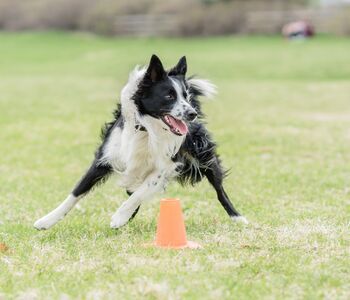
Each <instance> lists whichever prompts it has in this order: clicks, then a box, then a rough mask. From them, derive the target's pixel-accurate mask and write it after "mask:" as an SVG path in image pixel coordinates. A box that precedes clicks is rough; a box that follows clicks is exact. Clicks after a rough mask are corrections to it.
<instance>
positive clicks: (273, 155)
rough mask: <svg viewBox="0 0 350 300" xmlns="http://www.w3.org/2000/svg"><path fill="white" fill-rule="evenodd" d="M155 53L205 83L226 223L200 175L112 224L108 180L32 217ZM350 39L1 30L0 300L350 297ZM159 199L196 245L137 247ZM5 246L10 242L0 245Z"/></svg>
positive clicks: (59, 188) (119, 193)
mask: <svg viewBox="0 0 350 300" xmlns="http://www.w3.org/2000/svg"><path fill="white" fill-rule="evenodd" d="M152 53H156V54H158V55H159V56H160V57H161V58H162V59H163V61H164V63H165V65H166V66H168V67H170V66H172V65H173V64H175V63H176V62H177V60H178V58H179V57H180V56H182V55H187V59H188V64H189V73H190V74H198V75H200V76H202V77H205V78H209V79H211V80H212V81H213V82H214V83H215V84H217V86H218V91H219V94H218V96H217V97H216V99H215V100H213V101H206V102H205V104H204V110H205V112H206V114H207V121H208V127H209V129H210V130H211V131H212V133H213V136H214V138H215V139H216V141H217V142H218V145H219V148H218V151H219V153H220V155H221V157H222V159H223V162H224V165H225V166H226V167H227V168H229V169H230V173H229V176H228V177H227V178H226V182H225V186H226V189H227V192H228V194H229V195H230V197H231V199H232V201H233V202H234V204H235V205H236V207H237V208H238V209H239V210H240V211H241V212H242V213H243V214H244V215H245V216H246V217H247V218H248V220H249V221H250V224H249V225H248V226H242V225H239V224H235V223H232V221H231V220H230V219H229V218H228V216H227V215H226V213H225V211H224V210H223V209H222V207H221V206H220V204H219V202H218V201H217V200H216V195H215V193H214V191H213V190H212V189H211V187H210V186H209V184H208V183H207V182H205V181H203V182H202V183H201V184H199V185H198V186H196V187H188V188H182V187H181V186H179V185H178V184H175V183H174V184H172V185H171V186H170V187H169V188H168V190H167V191H166V192H165V194H164V195H159V196H158V198H157V199H154V201H153V202H150V203H148V204H147V205H144V206H143V207H142V210H141V211H140V213H139V214H138V216H137V217H136V218H135V219H134V221H132V222H131V223H129V224H128V225H126V226H125V227H123V228H122V229H120V230H112V229H110V228H109V222H110V218H111V216H112V214H113V213H114V211H115V210H116V209H117V207H118V206H119V205H120V204H121V203H122V201H124V200H125V199H126V194H125V191H124V190H122V189H120V188H118V186H117V177H112V178H111V179H110V180H109V181H108V182H107V183H106V184H105V185H104V186H102V187H100V188H99V189H96V190H95V191H94V192H92V193H91V194H89V195H88V196H87V197H86V198H85V199H84V200H83V201H82V202H81V204H80V206H79V207H78V208H77V209H75V210H74V211H73V212H71V213H70V214H69V215H68V216H67V217H66V218H65V219H64V220H63V221H62V222H60V223H59V224H58V225H57V226H55V227H54V228H52V229H51V230H48V231H43V232H39V231H36V230H35V229H34V228H33V222H34V221H35V220H36V219H37V218H39V217H41V216H43V215H44V214H46V213H47V212H49V211H50V210H51V209H53V208H54V207H55V206H56V205H58V204H59V203H60V202H61V201H62V200H63V199H64V198H65V197H66V195H67V194H68V193H69V192H70V190H71V189H72V187H73V186H74V184H75V183H76V182H77V180H79V178H80V176H81V175H82V174H83V172H84V171H85V170H86V168H87V167H88V166H89V163H90V162H91V160H92V158H93V152H94V150H95V148H96V146H97V145H98V143H99V133H100V128H101V126H102V124H103V123H104V122H105V121H108V120H110V119H111V117H112V115H111V112H112V110H113V108H114V107H115V105H116V103H117V101H118V100H119V93H120V90H121V88H122V86H123V84H125V82H126V80H127V76H128V73H129V71H130V70H131V69H132V68H133V67H134V66H135V65H136V64H141V65H142V64H146V63H147V62H148V60H149V58H150V56H151V54H152ZM349 53H350V40H348V39H340V38H339V39H337V38H332V37H322V36H321V37H317V38H316V39H314V40H312V41H308V42H291V43H290V42H287V41H285V40H283V39H281V38H279V37H272V38H268V37H227V38H205V39H202V38H191V39H132V38H122V39H119V38H115V39H109V38H102V37H96V36H91V35H85V34H64V33H25V34H12V33H11V34H9V33H8V34H5V33H2V34H0V153H1V154H0V191H1V192H0V243H1V244H0V299H13V298H19V299H323V298H324V299H349V298H350V238H349V235H350V233H349V229H350V228H349V226H350V225H349V222H350V200H349V199H350V81H349V79H350V60H349V59H350V57H349ZM161 197H178V198H180V199H181V203H182V207H183V210H184V215H185V220H186V226H187V233H188V236H189V238H190V239H191V240H194V241H197V242H199V243H200V244H201V245H202V246H203V249H201V250H183V251H176V250H161V249H156V248H152V247H144V244H145V243H147V242H149V241H151V240H152V239H153V238H154V234H155V229H156V221H157V216H158V212H159V199H160V198H161ZM5 245H6V246H5Z"/></svg>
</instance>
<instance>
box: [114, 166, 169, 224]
mask: <svg viewBox="0 0 350 300" xmlns="http://www.w3.org/2000/svg"><path fill="white" fill-rule="evenodd" d="M166 183H167V179H166V174H165V173H164V172H153V173H151V174H150V175H149V176H147V177H146V179H145V181H144V182H143V183H142V184H141V186H139V187H138V188H137V190H136V191H135V192H134V193H132V194H131V195H130V197H129V199H128V200H126V201H125V202H123V204H122V205H121V206H120V207H119V209H118V210H117V211H116V213H115V214H114V215H113V216H112V221H111V228H119V227H121V226H123V225H125V224H126V223H127V222H128V221H129V220H130V219H131V218H132V216H133V215H134V213H135V212H136V210H137V209H138V208H139V206H140V205H141V202H142V201H144V200H148V199H149V198H151V197H152V196H153V195H155V194H156V193H158V192H161V191H163V190H164V189H165V186H166ZM135 214H136V213H135Z"/></svg>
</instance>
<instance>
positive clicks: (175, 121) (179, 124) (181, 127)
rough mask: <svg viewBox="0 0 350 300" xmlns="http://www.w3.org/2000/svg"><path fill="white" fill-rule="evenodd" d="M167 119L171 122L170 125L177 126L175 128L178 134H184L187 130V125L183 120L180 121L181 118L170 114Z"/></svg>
mask: <svg viewBox="0 0 350 300" xmlns="http://www.w3.org/2000/svg"><path fill="white" fill-rule="evenodd" d="M169 120H170V122H171V125H172V126H173V127H174V128H177V130H178V131H179V132H180V134H182V135H184V134H186V133H187V131H188V127H187V125H186V123H185V122H182V121H181V120H178V119H175V118H173V117H172V116H169Z"/></svg>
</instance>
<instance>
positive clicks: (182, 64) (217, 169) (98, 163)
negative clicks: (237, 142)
mask: <svg viewBox="0 0 350 300" xmlns="http://www.w3.org/2000/svg"><path fill="white" fill-rule="evenodd" d="M186 71H187V63H186V58H185V57H182V58H181V59H180V60H179V62H178V63H177V65H176V66H175V67H173V68H171V69H170V70H168V71H166V70H164V68H163V65H162V63H161V61H160V59H159V58H158V57H157V56H156V55H153V56H152V57H151V60H150V63H149V66H148V67H147V68H139V67H136V68H135V69H134V71H132V72H131V73H130V76H129V80H128V82H127V84H126V86H125V87H124V88H123V90H122V92H121V103H120V104H119V105H118V108H117V109H116V110H115V112H114V120H113V121H112V122H110V123H107V124H106V125H105V127H104V129H103V130H102V143H101V145H100V146H99V148H98V149H97V151H96V154H95V159H94V160H93V162H92V164H91V166H90V168H89V169H88V171H87V173H86V174H85V175H84V176H83V177H82V179H81V180H80V182H79V183H78V184H77V185H76V186H75V188H74V189H73V191H72V192H71V194H70V195H69V196H68V197H67V198H66V199H65V200H64V201H63V202H62V203H61V204H60V205H59V206H58V207H57V208H56V209H54V210H53V211H52V212H50V213H49V214H48V215H46V216H44V217H43V218H41V219H39V220H37V221H36V222H35V224H34V227H35V228H37V229H48V228H50V227H51V226H53V225H55V224H56V223H57V222H58V221H60V220H61V219H62V218H63V217H64V216H65V215H66V214H67V213H68V212H69V211H70V210H71V209H72V208H73V207H74V206H75V205H76V204H77V202H78V201H79V199H81V198H82V197H83V196H84V195H86V194H87V193H88V192H89V191H90V190H91V189H92V188H93V187H94V186H95V185H96V184H98V183H101V182H103V181H104V180H106V179H107V178H108V176H109V175H111V174H112V173H114V172H115V173H119V175H120V179H121V180H120V185H121V186H122V187H123V188H125V189H126V192H127V194H128V196H129V198H128V200H126V201H125V202H124V203H123V204H122V205H121V206H120V207H119V209H118V210H117V211H116V213H115V214H114V215H113V216H112V221H111V227H112V228H119V227H121V226H123V225H125V224H126V223H127V222H128V221H129V220H131V219H132V218H133V217H134V216H135V215H136V214H137V212H138V210H139V208H140V205H141V203H142V202H143V201H145V200H147V199H149V198H151V197H152V196H154V195H155V194H156V193H158V192H161V191H163V190H164V189H165V187H166V185H167V183H168V182H169V181H170V180H172V179H177V180H178V181H179V182H180V183H181V184H185V183H190V184H192V185H194V184H195V183H197V182H199V181H200V180H202V178H203V177H206V178H207V179H208V181H209V183H210V184H211V185H212V186H213V188H214V189H215V191H216V193H217V197H218V200H219V201H220V203H221V205H222V206H223V207H224V209H225V210H226V212H227V213H228V215H229V216H230V217H231V218H232V219H233V220H237V221H241V222H243V223H247V220H246V219H245V218H244V217H243V216H241V215H240V214H239V212H238V211H237V210H236V209H235V208H234V206H233V205H232V203H231V201H230V200H229V198H228V196H227V194H226V192H225V190H224V188H223V186H222V182H223V178H224V177H225V171H224V170H223V168H222V166H221V163H220V159H219V157H218V155H217V153H216V144H215V143H214V142H213V141H212V139H211V138H210V134H209V133H208V131H207V130H206V128H205V127H204V124H203V121H202V120H203V114H202V111H201V103H200V102H199V97H201V96H204V97H210V96H212V95H213V94H215V92H216V87H215V86H214V85H213V84H211V83H210V82H209V81H207V80H203V79H196V78H194V77H188V78H186Z"/></svg>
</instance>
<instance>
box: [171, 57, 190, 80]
mask: <svg viewBox="0 0 350 300" xmlns="http://www.w3.org/2000/svg"><path fill="white" fill-rule="evenodd" d="M186 72H187V61H186V56H183V57H181V58H180V60H179V62H178V63H177V65H176V66H175V67H174V68H172V69H171V70H170V71H169V76H171V75H173V76H176V75H182V76H185V75H186Z"/></svg>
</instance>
